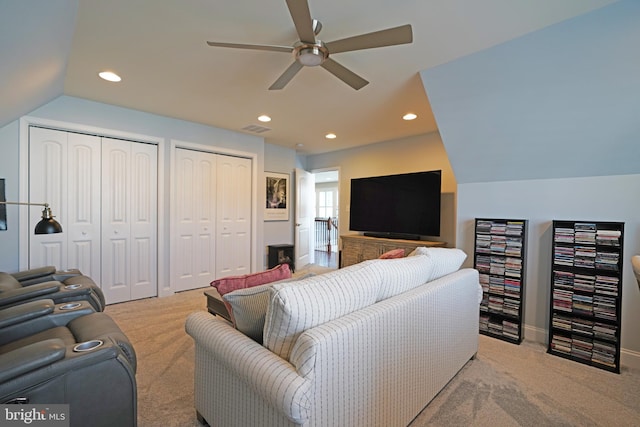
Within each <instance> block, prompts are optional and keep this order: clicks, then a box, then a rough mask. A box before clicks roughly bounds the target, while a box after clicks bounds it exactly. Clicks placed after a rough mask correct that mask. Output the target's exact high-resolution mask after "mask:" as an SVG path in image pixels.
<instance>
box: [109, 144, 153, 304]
mask: <svg viewBox="0 0 640 427" xmlns="http://www.w3.org/2000/svg"><path fill="white" fill-rule="evenodd" d="M157 167H158V166H157V147H156V146H155V145H151V144H143V143H134V142H130V141H123V140H116V139H110V138H102V277H101V284H102V290H103V292H104V294H105V298H106V300H107V303H108V304H111V303H116V302H122V301H129V300H133V299H139V298H146V297H151V296H155V295H156V294H157V210H158V206H157V205H158V203H157V197H158V196H157V182H158V180H157V174H158V172H157Z"/></svg>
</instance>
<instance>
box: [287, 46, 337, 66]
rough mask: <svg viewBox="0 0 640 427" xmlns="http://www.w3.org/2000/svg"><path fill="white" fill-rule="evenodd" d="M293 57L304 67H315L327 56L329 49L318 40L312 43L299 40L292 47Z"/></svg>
mask: <svg viewBox="0 0 640 427" xmlns="http://www.w3.org/2000/svg"><path fill="white" fill-rule="evenodd" d="M293 57H294V58H295V59H296V61H298V62H299V63H300V64H302V65H304V66H305V67H315V66H317V65H321V64H322V63H323V62H324V61H325V60H326V59H327V58H328V57H329V50H328V49H327V47H326V46H325V45H324V43H323V42H321V41H320V40H317V41H316V42H315V43H313V44H310V43H302V42H299V43H296V45H295V46H294V48H293Z"/></svg>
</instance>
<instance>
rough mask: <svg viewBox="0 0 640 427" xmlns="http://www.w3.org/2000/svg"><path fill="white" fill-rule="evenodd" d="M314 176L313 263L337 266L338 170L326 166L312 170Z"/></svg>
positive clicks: (331, 266)
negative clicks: (325, 167)
mask: <svg viewBox="0 0 640 427" xmlns="http://www.w3.org/2000/svg"><path fill="white" fill-rule="evenodd" d="M313 175H314V177H315V200H316V212H315V224H314V236H313V237H314V240H315V243H314V249H315V263H316V264H317V265H320V266H323V267H330V268H338V254H339V251H338V239H339V235H340V234H339V225H340V218H339V211H340V209H339V208H340V206H339V201H340V193H339V188H340V185H339V183H340V171H339V170H338V169H337V168H328V169H322V170H315V171H313Z"/></svg>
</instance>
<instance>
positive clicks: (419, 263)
mask: <svg viewBox="0 0 640 427" xmlns="http://www.w3.org/2000/svg"><path fill="white" fill-rule="evenodd" d="M371 266H372V268H374V269H375V270H377V271H378V274H379V275H380V277H381V278H382V285H381V286H380V289H379V291H378V297H377V298H376V301H382V300H385V299H387V298H390V297H392V296H394V295H398V294H401V293H403V292H406V291H408V290H409V289H413V288H415V287H417V286H420V285H422V284H424V283H426V282H428V281H429V278H430V277H432V276H433V261H432V260H431V258H429V257H427V256H413V257H410V258H395V259H387V260H376V262H373V263H371Z"/></svg>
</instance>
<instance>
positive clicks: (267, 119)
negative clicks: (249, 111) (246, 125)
mask: <svg viewBox="0 0 640 427" xmlns="http://www.w3.org/2000/svg"><path fill="white" fill-rule="evenodd" d="M258 120H260V121H261V122H265V123H266V122H270V121H271V117H269V116H267V115H266V114H263V115H261V116H260V117H258Z"/></svg>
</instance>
